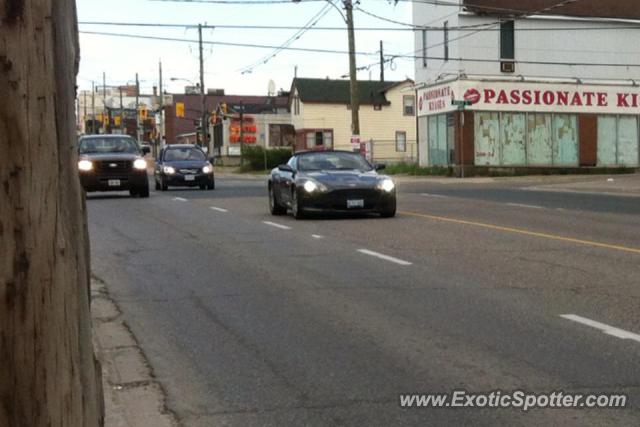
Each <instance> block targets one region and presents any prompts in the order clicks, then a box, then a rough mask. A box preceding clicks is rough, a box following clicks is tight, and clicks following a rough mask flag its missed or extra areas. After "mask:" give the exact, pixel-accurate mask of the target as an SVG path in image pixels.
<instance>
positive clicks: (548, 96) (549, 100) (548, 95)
mask: <svg viewBox="0 0 640 427" xmlns="http://www.w3.org/2000/svg"><path fill="white" fill-rule="evenodd" d="M555 101H556V96H555V94H554V93H553V92H551V91H549V90H548V91H546V92H545V93H543V94H542V102H544V104H545V105H553V103H554V102H555Z"/></svg>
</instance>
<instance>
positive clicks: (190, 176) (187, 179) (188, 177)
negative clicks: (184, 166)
mask: <svg viewBox="0 0 640 427" xmlns="http://www.w3.org/2000/svg"><path fill="white" fill-rule="evenodd" d="M184 180H185V181H195V180H196V176H195V175H185V176H184Z"/></svg>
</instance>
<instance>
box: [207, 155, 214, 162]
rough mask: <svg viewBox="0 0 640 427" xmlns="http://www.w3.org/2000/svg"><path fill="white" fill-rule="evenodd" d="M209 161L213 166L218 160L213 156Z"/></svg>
mask: <svg viewBox="0 0 640 427" xmlns="http://www.w3.org/2000/svg"><path fill="white" fill-rule="evenodd" d="M207 160H209V163H211V164H213V162H214V161H215V160H216V158H215V157H213V156H211V157H209V158H208V159H207Z"/></svg>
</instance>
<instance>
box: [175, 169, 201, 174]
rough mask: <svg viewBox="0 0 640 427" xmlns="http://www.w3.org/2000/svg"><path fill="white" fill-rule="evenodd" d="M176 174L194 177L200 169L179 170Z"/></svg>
mask: <svg viewBox="0 0 640 427" xmlns="http://www.w3.org/2000/svg"><path fill="white" fill-rule="evenodd" d="M178 172H180V173H183V174H189V175H195V174H197V173H198V172H200V169H179V170H178Z"/></svg>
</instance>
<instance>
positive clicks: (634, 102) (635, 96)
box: [631, 93, 638, 108]
mask: <svg viewBox="0 0 640 427" xmlns="http://www.w3.org/2000/svg"><path fill="white" fill-rule="evenodd" d="M631 105H633V107H635V108H637V107H638V94H637V93H634V94H633V95H631Z"/></svg>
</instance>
